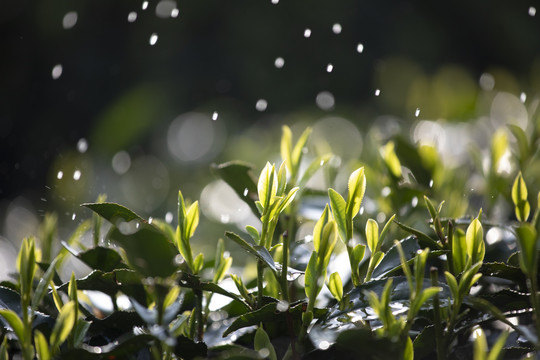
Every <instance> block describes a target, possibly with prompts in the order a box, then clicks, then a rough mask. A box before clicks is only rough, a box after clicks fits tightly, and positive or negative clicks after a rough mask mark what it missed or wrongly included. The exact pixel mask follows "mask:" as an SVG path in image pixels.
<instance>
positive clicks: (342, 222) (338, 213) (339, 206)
mask: <svg viewBox="0 0 540 360" xmlns="http://www.w3.org/2000/svg"><path fill="white" fill-rule="evenodd" d="M328 197H329V198H330V207H331V208H332V216H333V217H334V220H335V221H336V224H337V228H338V232H339V237H340V238H341V240H342V241H343V242H344V243H345V244H346V245H347V243H348V241H349V239H347V237H348V236H347V213H346V211H347V203H346V202H345V199H343V197H342V196H341V195H340V194H339V193H338V192H337V191H335V190H334V189H332V188H330V189H328Z"/></svg>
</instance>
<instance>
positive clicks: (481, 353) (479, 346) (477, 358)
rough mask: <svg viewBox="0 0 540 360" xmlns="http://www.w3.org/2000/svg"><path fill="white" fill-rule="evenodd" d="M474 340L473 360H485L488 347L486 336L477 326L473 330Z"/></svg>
mask: <svg viewBox="0 0 540 360" xmlns="http://www.w3.org/2000/svg"><path fill="white" fill-rule="evenodd" d="M473 334H474V336H475V338H474V352H473V358H474V360H485V359H486V357H487V356H486V355H487V353H488V345H487V340H486V334H484V331H483V330H482V328H481V327H479V326H477V327H475V328H473Z"/></svg>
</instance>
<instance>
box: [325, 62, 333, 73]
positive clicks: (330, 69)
mask: <svg viewBox="0 0 540 360" xmlns="http://www.w3.org/2000/svg"><path fill="white" fill-rule="evenodd" d="M332 70H334V65H332V64H328V65H326V72H328V73H331V72H332Z"/></svg>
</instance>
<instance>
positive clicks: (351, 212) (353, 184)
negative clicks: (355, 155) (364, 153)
mask: <svg viewBox="0 0 540 360" xmlns="http://www.w3.org/2000/svg"><path fill="white" fill-rule="evenodd" d="M348 186H349V194H348V196H347V211H346V213H347V217H349V218H350V219H353V218H354V217H355V216H356V215H357V214H358V212H359V211H360V205H361V204H362V199H363V198H364V193H365V192H366V176H365V174H364V168H363V167H361V168H359V169H356V170H355V171H353V173H352V174H351V176H350V177H349V183H348Z"/></svg>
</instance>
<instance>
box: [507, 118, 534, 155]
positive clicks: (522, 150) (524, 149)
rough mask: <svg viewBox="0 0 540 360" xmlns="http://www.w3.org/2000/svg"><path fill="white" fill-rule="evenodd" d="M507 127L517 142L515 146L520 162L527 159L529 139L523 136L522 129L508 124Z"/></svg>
mask: <svg viewBox="0 0 540 360" xmlns="http://www.w3.org/2000/svg"><path fill="white" fill-rule="evenodd" d="M507 126H508V128H509V129H510V131H511V132H512V134H513V135H514V137H515V138H516V140H517V141H516V144H517V146H518V149H519V159H520V161H525V160H526V159H527V157H528V156H529V152H530V147H529V139H528V137H527V135H526V134H525V131H523V129H522V128H520V127H519V126H517V125H513V124H509V125H507Z"/></svg>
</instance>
